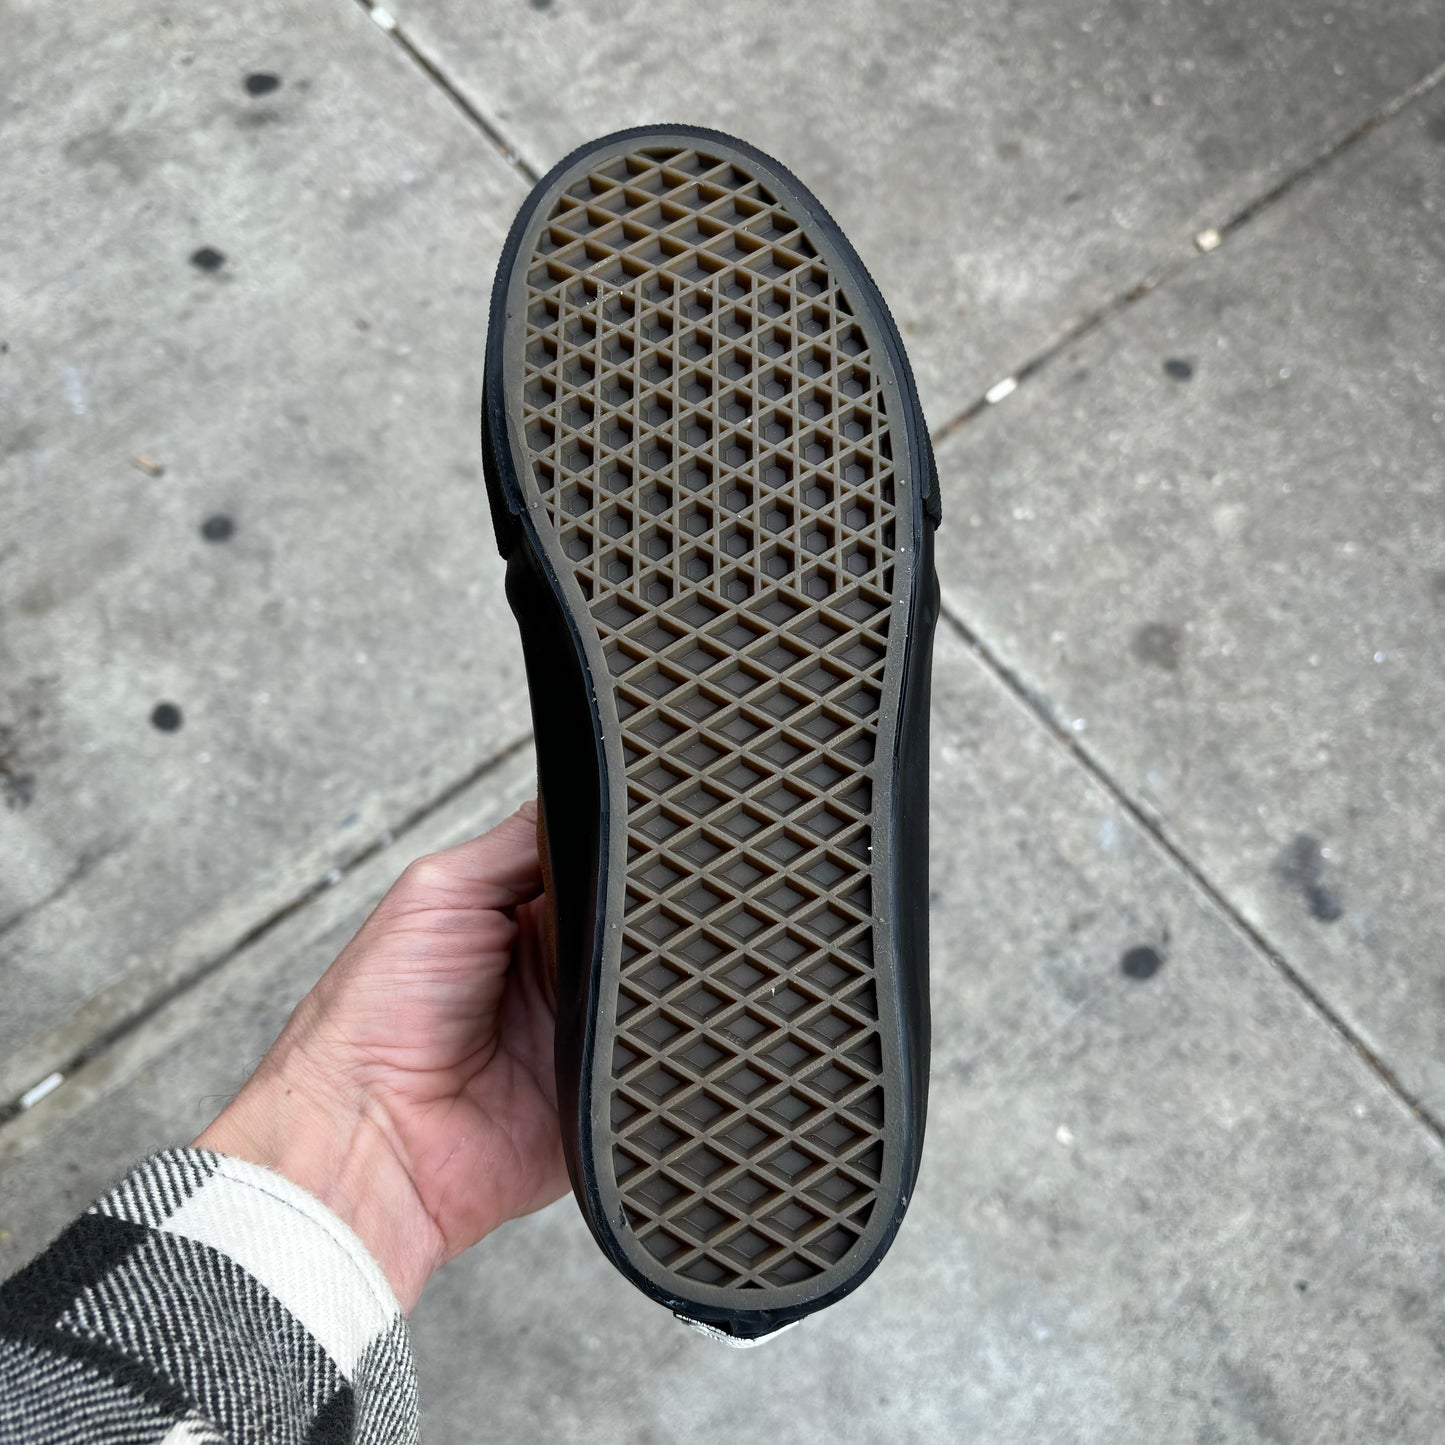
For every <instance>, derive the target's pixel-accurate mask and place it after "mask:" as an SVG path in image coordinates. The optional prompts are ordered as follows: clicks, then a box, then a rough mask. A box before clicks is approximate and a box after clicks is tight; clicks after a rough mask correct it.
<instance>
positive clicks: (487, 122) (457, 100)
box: [356, 0, 538, 186]
mask: <svg viewBox="0 0 1445 1445" xmlns="http://www.w3.org/2000/svg"><path fill="white" fill-rule="evenodd" d="M356 3H357V4H358V5H360V6H361V8H362V9H363V10H364V11H365V12H366V13H367V14H368V15H369V16H370V17H371V18H372V20H373V21H374V22H375V23H376V25H377V26H378V28H379V29H381V30H384V31H385V32H386V33H387V34H388V35H389V36H391V38H392V40H393V41H395V42H396V44H397V45H398V46H399V47H400V48H401V50H402V52H403V54H405V56H406V57H407V59H408V60H410V61H411V63H412V64H413V65H415V66H416V67H417V69H418V70H420V71H421V72H422V74H423V75H425V76H426V78H427V79H428V80H430V81H431V82H432V84H433V85H435V86H436V87H437V88H438V89H439V90H440V91H441V92H442V94H443V95H445V96H446V98H447V99H448V100H449V101H451V103H452V104H453V105H454V106H456V108H457V109H458V110H459V111H461V113H462V114H463V115H464V116H465V117H466V118H467V119H468V120H469V121H470V122H471V123H472V124H473V125H474V126H475V127H476V128H477V129H478V130H479V131H481V133H482V134H483V135H484V136H485V137H486V138H487V140H488V141H489V142H490V143H491V145H492V147H493V148H494V149H495V150H496V152H497V154H498V155H500V156H501V158H502V159H503V160H504V161H505V162H506V163H507V164H508V165H509V166H510V167H511V168H512V170H514V171H515V172H516V173H517V174H518V175H519V176H521V178H522V179H523V180H524V181H526V183H527V184H528V185H529V186H534V185H536V184H537V180H538V174H537V172H536V171H534V170H533V169H532V167H531V166H530V165H528V164H527V162H526V161H525V160H524V159H523V158H522V154H521V152H520V151H519V150H518V149H517V148H516V146H514V145H513V144H512V143H511V142H510V141H509V140H508V139H507V137H506V136H505V135H503V134H502V132H501V130H500V129H499V127H498V126H497V125H496V123H495V122H494V121H492V120H491V119H490V118H489V117H488V116H486V115H484V114H483V113H482V112H481V111H480V110H478V109H477V108H476V106H474V105H473V104H472V102H471V101H470V100H468V99H467V97H466V96H465V95H464V94H463V93H462V90H461V87H460V86H458V85H457V84H455V82H453V80H452V78H451V77H450V76H449V75H448V74H447V73H446V72H445V71H444V70H443V69H442V68H441V66H440V65H439V64H438V63H437V62H436V61H435V60H433V59H432V57H431V56H430V55H428V54H427V53H426V51H425V50H423V49H422V48H421V46H419V45H418V44H417V43H416V41H415V40H413V39H412V38H411V36H410V35H408V34H407V33H406V31H405V29H403V27H402V25H401V24H400V22H399V21H398V20H397V18H396V16H394V15H393V14H392V13H391V11H390V10H388V9H386V8H385V7H384V6H382V5H373V4H372V3H371V0H356Z"/></svg>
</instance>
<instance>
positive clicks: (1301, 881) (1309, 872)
mask: <svg viewBox="0 0 1445 1445" xmlns="http://www.w3.org/2000/svg"><path fill="white" fill-rule="evenodd" d="M1273 872H1274V876H1275V878H1276V879H1278V880H1279V882H1280V883H1282V884H1284V886H1285V887H1286V888H1288V889H1290V890H1291V891H1292V892H1295V893H1298V894H1299V895H1300V897H1301V898H1303V899H1304V903H1305V907H1306V908H1308V909H1309V915H1310V917H1311V918H1313V919H1315V920H1316V921H1317V922H1319V923H1336V922H1338V921H1339V919H1340V918H1341V916H1342V915H1343V914H1344V911H1345V909H1344V904H1343V903H1342V902H1341V901H1340V895H1339V893H1338V891H1337V890H1336V889H1334V888H1332V887H1330V886H1329V884H1327V883H1326V882H1325V852H1324V848H1323V847H1322V846H1321V845H1320V840H1319V839H1318V838H1313V837H1311V836H1310V835H1309V834H1308V833H1297V834H1296V835H1295V836H1294V837H1293V838H1291V839H1290V841H1289V842H1288V843H1287V844H1286V845H1285V846H1284V847H1283V848H1282V849H1281V850H1280V852H1279V854H1278V856H1277V857H1276V858H1275V860H1274V867H1273Z"/></svg>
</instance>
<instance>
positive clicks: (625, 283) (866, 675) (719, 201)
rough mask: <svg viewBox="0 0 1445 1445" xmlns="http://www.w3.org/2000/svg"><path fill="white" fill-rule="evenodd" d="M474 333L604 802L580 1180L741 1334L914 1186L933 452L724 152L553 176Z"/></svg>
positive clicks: (603, 1210)
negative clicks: (588, 726) (587, 717)
mask: <svg viewBox="0 0 1445 1445" xmlns="http://www.w3.org/2000/svg"><path fill="white" fill-rule="evenodd" d="M492 325H493V331H492V336H491V338H490V340H489V346H488V365H487V397H486V401H485V411H484V432H485V433H486V435H487V439H488V441H487V445H488V447H489V449H490V453H491V454H490V456H489V458H488V477H489V482H490V484H491V487H492V492H493V496H492V502H493V510H494V515H495V517H496V519H497V527H498V534H499V540H500V541H501V544H502V548H503V551H504V552H506V553H510V552H511V551H512V550H513V549H515V548H517V547H521V548H524V549H526V550H527V551H528V553H529V554H530V555H531V556H533V557H534V558H535V559H536V564H537V566H538V568H539V570H540V572H541V573H542V574H543V575H545V577H546V579H547V585H548V586H550V588H551V589H552V591H553V593H554V594H555V597H556V600H557V603H558V606H559V607H560V609H561V610H562V612H563V613H564V614H565V616H566V619H567V632H568V634H569V635H570V636H571V638H572V639H573V641H574V644H575V647H576V649H577V652H578V655H579V665H580V671H581V675H582V676H583V677H585V679H586V684H587V686H586V700H585V705H586V706H588V707H589V708H590V709H591V712H592V719H591V720H592V724H593V729H594V731H595V734H596V738H597V741H598V748H597V755H598V767H599V771H600V772H601V774H602V777H601V780H600V784H599V793H600V802H601V812H602V824H601V832H600V847H599V854H600V856H599V857H598V860H597V868H596V878H595V887H596V896H595V899H594V900H593V908H594V910H595V916H596V925H595V931H594V936H593V945H594V946H593V955H594V956H593V958H592V959H591V966H590V968H584V969H583V970H582V971H581V975H580V977H581V980H582V982H581V985H580V986H581V987H583V988H585V990H586V992H587V998H586V1000H585V1008H584V1010H583V1013H584V1016H585V1019H586V1027H585V1030H584V1031H583V1034H582V1036H581V1037H575V1038H562V1037H559V1065H561V1064H562V1063H564V1062H568V1063H573V1068H572V1072H573V1073H574V1074H575V1077H576V1080H577V1083H576V1090H575V1093H576V1097H575V1099H573V1098H570V1097H568V1098H566V1099H565V1100H564V1108H567V1109H569V1110H573V1111H575V1115H574V1117H572V1118H571V1119H570V1121H564V1133H566V1134H567V1135H568V1137H569V1140H570V1141H571V1144H572V1147H571V1149H570V1150H569V1153H570V1154H571V1156H572V1157H570V1158H569V1164H570V1166H571V1168H572V1172H573V1178H574V1184H575V1185H576V1186H577V1193H578V1197H579V1201H580V1202H581V1204H582V1208H583V1212H584V1214H585V1215H586V1216H587V1218H588V1223H589V1225H590V1226H591V1228H592V1230H593V1232H594V1234H595V1235H596V1236H597V1238H598V1240H599V1242H600V1243H601V1244H602V1246H603V1248H604V1250H605V1251H606V1252H607V1254H608V1255H609V1257H610V1258H611V1259H612V1260H613V1262H614V1263H615V1264H617V1265H618V1267H619V1268H620V1269H622V1270H623V1272H624V1273H625V1274H626V1275H627V1276H628V1277H629V1278H630V1279H632V1280H633V1282H634V1283H636V1284H638V1285H639V1286H640V1287H641V1288H643V1289H644V1290H645V1291H646V1292H647V1293H648V1294H650V1295H651V1296H652V1297H653V1298H655V1299H658V1300H660V1301H662V1302H664V1303H666V1304H668V1305H669V1306H671V1307H672V1308H674V1309H675V1310H677V1311H678V1312H679V1313H681V1314H683V1315H685V1316H686V1317H687V1318H689V1319H690V1320H695V1321H701V1322H703V1323H706V1324H711V1325H714V1326H717V1327H720V1328H722V1329H723V1330H725V1331H726V1332H728V1333H730V1334H733V1335H738V1336H755V1335H758V1334H761V1333H765V1332H766V1331H767V1330H769V1329H773V1328H776V1327H778V1326H779V1325H782V1324H785V1323H788V1322H790V1321H791V1320H795V1319H797V1318H800V1317H802V1316H803V1315H805V1314H807V1313H809V1312H811V1311H812V1310H814V1309H816V1308H819V1307H821V1306H822V1305H824V1304H826V1303H828V1302H831V1301H832V1300H833V1299H836V1298H838V1297H840V1296H841V1295H842V1294H844V1293H846V1292H847V1291H848V1290H850V1289H851V1288H853V1287H854V1286H856V1284H858V1283H859V1282H860V1281H861V1280H862V1279H863V1278H864V1277H865V1276H866V1274H867V1273H868V1272H869V1271H870V1270H871V1269H872V1268H873V1266H874V1265H876V1263H877V1262H878V1260H879V1259H880V1258H881V1256H882V1254H883V1252H884V1250H886V1248H887V1246H888V1244H889V1242H890V1241H891V1239H892V1237H893V1234H894V1232H895V1231H896V1229H897V1227H898V1224H899V1221H900V1220H901V1217H902V1213H903V1210H904V1208H905V1207H906V1203H907V1197H908V1195H909V1193H910V1192H911V1189H912V1185H913V1180H914V1177H915V1174H916V1170H917V1163H918V1151H919V1147H920V1143H921V1129H922V1118H923V1103H922V1096H923V1093H924V1091H925V1089H926V1067H927V1064H926V1060H927V1039H926V1031H927V1016H926V978H925V971H926V958H925V957H923V956H921V955H922V951H923V950H924V949H926V906H927V904H926V891H927V878H926V876H922V877H920V876H916V875H917V869H918V860H919V849H918V846H917V843H916V839H917V837H918V836H919V832H920V828H919V820H918V819H917V818H916V817H915V818H913V819H911V820H910V819H907V818H906V817H905V816H904V811H905V809H904V804H905V802H906V801H911V802H912V803H913V804H915V805H921V806H922V807H923V808H924V809H925V811H926V749H927V740H926V713H927V699H926V688H927V673H928V667H927V662H928V650H929V647H930V645H931V633H932V624H933V618H934V615H935V613H936V585H937V584H936V581H935V579H934V576H933V566H932V539H931V532H932V525H933V523H934V522H935V521H936V517H937V506H936V503H937V493H936V481H935V478H934V475H933V465H932V456H931V452H930V450H929V447H928V440H927V435H926V431H925V430H924V427H923V423H922V418H921V414H920V412H919V409H918V404H917V399H916V396H915V394H914V391H913V385H912V380H911V377H910V376H909V374H908V370H907V364H906V361H905V360H904V358H903V352H902V347H901V343H900V342H899V340H898V337H897V333H896V330H895V329H894V327H893V324H892V321H891V319H890V318H889V316H888V314H887V311H886V308H884V306H883V304H882V301H881V298H879V296H878V294H877V291H876V288H875V287H874V286H873V284H872V282H871V280H870V279H869V278H868V276H867V273H866V272H865V271H864V270H863V268H862V266H861V264H860V263H859V262H858V260H857V258H856V256H855V255H854V254H853V252H852V250H851V248H850V247H849V246H848V245H847V242H846V241H845V240H844V239H843V237H842V236H841V233H839V232H838V230H837V228H836V226H835V225H834V224H833V222H832V221H831V219H830V218H828V217H827V215H826V213H825V212H823V210H822V208H821V207H820V206H819V205H818V203H817V202H816V201H815V200H814V199H813V198H812V197H811V196H810V195H809V194H808V193H807V192H806V191H805V190H804V189H803V188H802V186H801V185H800V184H799V183H798V182H797V181H796V180H795V179H794V178H792V177H791V176H790V175H789V174H788V173H787V172H786V171H785V170H783V168H782V167H780V166H779V165H777V163H776V162H773V161H771V160H770V159H769V158H767V157H766V156H763V155H761V154H760V153H759V152H757V151H755V150H753V149H752V148H751V147H748V146H746V145H744V144H743V143H742V142H739V141H736V140H733V139H731V138H729V137H725V136H721V135H718V134H715V133H713V132H708V131H700V130H692V129H687V128H682V127H658V128H652V129H646V130H640V131H632V132H625V133H623V134H621V135H618V136H612V137H607V138H605V139H604V140H601V141H598V142H595V143H593V144H592V145H590V146H588V147H584V148H583V150H581V151H579V152H577V153H575V154H574V155H573V156H570V157H568V158H567V159H566V160H565V161H563V162H562V163H561V164H560V165H559V166H558V167H557V168H556V169H555V170H554V171H553V172H552V173H551V174H550V175H549V176H547V177H546V178H545V179H544V180H543V181H542V182H541V183H540V184H539V185H538V187H537V188H536V190H535V191H534V192H533V195H532V197H531V199H530V200H529V202H528V203H527V205H526V206H525V207H524V208H523V211H522V213H521V215H520V216H519V217H518V221H517V224H516V226H515V227H514V229H513V232H512V235H511V237H510V239H509V242H508V247H507V251H506V253H505V254H504V257H503V263H502V268H501V270H500V272H499V275H498V279H497V285H496V293H495V296H494V305H493V320H492ZM519 615H520V614H519ZM522 620H523V631H524V640H525V634H526V631H527V625H526V620H525V619H522ZM535 661H536V660H535V658H532V659H529V673H530V674H532V675H534V676H535V674H536V671H537V668H536V665H535ZM919 688H922V689H923V690H924V696H923V701H922V709H921V711H922V715H923V718H924V722H923V725H922V737H921V738H920V737H919V736H918V734H919V731H920V728H919V725H918V721H917V719H918V714H919V711H920V709H919V707H918V705H917V699H916V698H915V699H914V706H912V707H910V706H909V705H908V703H909V694H910V689H912V690H913V691H915V692H916V691H917V690H918V689H919ZM542 705H553V704H550V703H544V704H542ZM533 706H534V710H536V709H537V708H538V706H539V698H538V696H537V690H536V688H535V687H534V696H533ZM920 749H921V750H922V753H923V760H922V763H921V765H920V763H919V761H918V758H917V756H916V754H917V753H918V752H919V750H920ZM910 752H911V753H912V754H913V755H914V756H912V757H909V756H908V755H909V754H910ZM920 768H921V771H920ZM920 776H921V777H922V778H923V780H924V781H923V784H922V787H923V796H922V797H919V796H918V794H919V785H918V779H919V777H920ZM542 777H543V788H544V792H545V790H546V785H547V769H546V764H545V759H544V760H543V767H542ZM909 779H911V780H912V792H913V796H912V797H911V799H906V798H905V796H904V795H905V793H907V792H908V788H909V782H908V780H909ZM922 826H923V831H924V833H925V834H926V821H925V822H924V824H923V825H922ZM549 830H555V825H554V824H553V823H552V821H551V815H550V810H549ZM905 835H907V836H905ZM910 840H913V841H911V842H910ZM900 860H906V861H907V862H909V863H911V864H912V869H913V871H912V873H911V874H910V875H908V876H905V870H904V868H903V867H902V866H901V864H900ZM924 872H925V874H926V865H925V867H924ZM905 895H906V896H905ZM563 904H564V906H565V900H563ZM920 914H922V915H924V921H923V922H922V923H921V924H920V923H919V917H920ZM901 918H906V919H907V920H909V922H910V926H909V927H907V928H902V927H900V926H899V920H900V919H901ZM920 999H921V1000H923V1002H922V1003H920ZM920 1031H922V1034H923V1037H922V1038H920V1037H919V1034H920ZM564 1050H571V1051H574V1052H575V1051H580V1053H581V1058H580V1060H576V1061H575V1063H574V1062H573V1061H572V1060H571V1059H570V1057H569V1058H568V1059H567V1060H565V1061H564V1060H563V1058H562V1057H561V1051H564ZM566 1072H567V1070H566V1069H563V1068H559V1073H566ZM567 1122H570V1125H571V1127H570V1128H568V1127H567Z"/></svg>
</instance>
